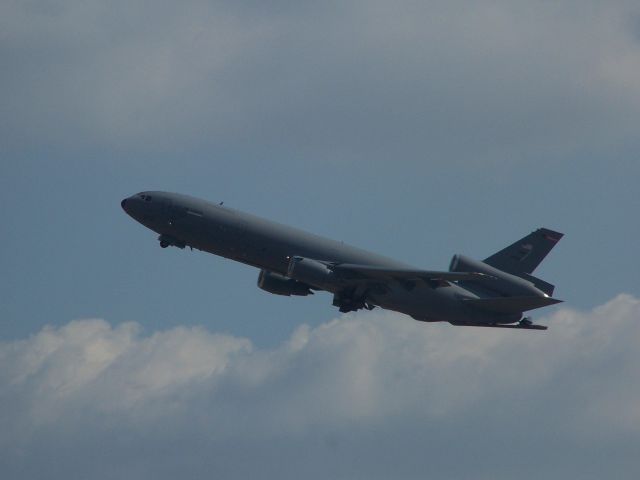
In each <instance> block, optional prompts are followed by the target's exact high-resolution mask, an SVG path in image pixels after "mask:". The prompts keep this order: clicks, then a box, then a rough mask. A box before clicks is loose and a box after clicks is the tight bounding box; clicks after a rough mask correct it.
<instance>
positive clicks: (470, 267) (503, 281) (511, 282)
mask: <svg viewBox="0 0 640 480" xmlns="http://www.w3.org/2000/svg"><path fill="white" fill-rule="evenodd" d="M449 271H450V272H480V273H484V274H486V275H490V276H491V277H494V278H490V279H487V280H483V281H482V282H478V284H479V285H481V286H483V287H485V288H488V289H489V290H493V291H494V292H497V293H500V294H504V295H509V296H514V297H518V296H531V295H535V296H540V297H542V296H544V295H545V293H544V292H542V291H541V290H539V289H538V288H536V286H535V285H534V284H533V283H531V282H529V281H527V280H524V279H523V278H520V277H517V276H515V275H511V274H510V273H507V272H503V271H502V270H498V269H497V268H495V267H492V266H491V265H487V264H486V263H484V262H481V261H479V260H474V259H472V258H469V257H465V256H464V255H454V256H453V258H452V259H451V264H450V265H449Z"/></svg>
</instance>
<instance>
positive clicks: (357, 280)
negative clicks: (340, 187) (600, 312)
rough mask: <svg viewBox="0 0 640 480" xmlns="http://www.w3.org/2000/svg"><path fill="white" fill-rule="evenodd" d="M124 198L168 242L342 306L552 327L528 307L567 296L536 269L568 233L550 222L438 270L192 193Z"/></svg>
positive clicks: (461, 321)
mask: <svg viewBox="0 0 640 480" xmlns="http://www.w3.org/2000/svg"><path fill="white" fill-rule="evenodd" d="M121 206H122V208H123V209H124V211H125V212H126V213H127V214H128V215H130V216H131V217H132V218H133V219H135V220H137V221H138V222H140V223H141V224H142V225H144V226H145V227H147V228H149V229H151V230H153V231H154V232H156V233H158V234H159V236H158V241H159V242H160V246H161V247H162V248H166V247H169V246H173V247H177V248H181V249H184V248H185V247H190V248H196V249H198V250H202V251H205V252H209V253H213V254H215V255H219V256H222V257H226V258H229V259H231V260H235V261H238V262H242V263H245V264H247V265H251V266H253V267H256V268H258V269H260V273H259V275H258V286H259V287H260V288H261V289H263V290H266V291H267V292H270V293H274V294H276V295H286V296H291V295H299V296H305V295H310V294H313V293H314V291H326V292H329V293H331V294H333V305H334V306H336V307H338V308H339V309H340V311H341V312H351V311H356V310H360V309H367V310H371V309H373V308H375V307H381V308H385V309H389V310H394V311H396V312H401V313H404V314H407V315H410V316H411V317H413V318H414V319H416V320H420V321H423V322H449V323H450V324H452V325H466V326H477V327H497V328H518V329H530V330H546V328H547V327H546V326H543V325H535V324H533V322H532V321H531V319H530V318H529V317H524V316H523V313H524V312H526V311H529V310H533V309H536V308H540V307H546V306H548V305H553V304H556V303H559V302H561V300H558V299H555V298H553V297H552V295H553V290H554V286H553V285H551V284H550V283H547V282H545V281H544V280H541V279H540V278H537V277H534V276H533V275H532V273H533V271H534V270H535V268H536V267H537V266H538V265H539V264H540V262H541V261H542V260H543V259H544V258H545V257H546V256H547V254H548V253H549V252H550V251H551V249H552V248H553V247H554V246H555V245H556V244H557V243H558V241H560V239H561V238H562V236H563V234H562V233H558V232H555V231H553V230H549V229H547V228H539V229H537V230H536V231H534V232H533V233H531V234H529V235H527V236H525V237H524V238H522V239H521V240H518V241H517V242H515V243H513V244H512V245H509V246H508V247H506V248H504V249H502V250H500V251H499V252H497V253H495V254H493V255H491V256H490V257H487V258H485V259H484V260H482V261H479V260H474V259H471V258H469V257H466V256H464V255H454V257H453V259H452V260H451V264H450V266H449V271H434V270H423V269H421V268H416V267H414V266H411V265H407V264H405V263H402V262H399V261H397V260H393V259H391V258H387V257H383V256H380V255H377V254H374V253H371V252H367V251H365V250H362V249H360V248H356V247H353V246H350V245H346V244H344V243H343V242H339V241H335V240H330V239H328V238H323V237H320V236H318V235H313V234H310V233H307V232H304V231H302V230H299V229H296V228H293V227H289V226H285V225H282V224H279V223H276V222H272V221H269V220H265V219H263V218H260V217H257V216H255V215H251V214H248V213H244V212H240V211H238V210H234V209H231V208H228V207H227V206H225V205H223V204H222V203H220V204H215V203H209V202H206V201H204V200H200V199H197V198H194V197H191V196H188V195H181V194H177V193H167V192H159V191H146V192H141V193H137V194H135V195H132V196H130V197H128V198H126V199H124V200H122V202H121Z"/></svg>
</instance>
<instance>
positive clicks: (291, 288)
mask: <svg viewBox="0 0 640 480" xmlns="http://www.w3.org/2000/svg"><path fill="white" fill-rule="evenodd" d="M258 287H260V288H261V289H262V290H264V291H266V292H269V293H274V294H276V295H285V296H287V297H289V296H291V295H297V296H301V297H304V296H306V295H313V292H312V291H311V290H310V288H309V285H306V284H304V283H302V282H298V281H297V280H294V279H292V278H287V277H285V276H284V275H280V274H278V273H274V272H269V271H268V270H260V275H259V276H258Z"/></svg>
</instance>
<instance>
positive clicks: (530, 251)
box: [483, 228, 564, 275]
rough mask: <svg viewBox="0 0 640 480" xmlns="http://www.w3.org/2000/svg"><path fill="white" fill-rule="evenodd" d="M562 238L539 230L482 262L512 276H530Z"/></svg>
mask: <svg viewBox="0 0 640 480" xmlns="http://www.w3.org/2000/svg"><path fill="white" fill-rule="evenodd" d="M563 236H564V234H562V233H560V232H554V231H553V230H549V229H548V228H539V229H538V230H536V231H535V232H533V233H530V234H529V235H527V236H526V237H524V238H522V239H520V240H518V241H517V242H515V243H512V244H511V245H509V246H508V247H507V248H504V249H502V250H500V251H499V252H497V253H494V254H493V255H491V256H490V257H488V258H485V259H484V260H483V262H484V263H486V264H488V265H491V266H492V267H495V268H497V269H498V270H502V271H503V272H507V273H511V274H513V275H520V274H522V273H526V274H530V273H533V271H534V270H535V269H536V267H537V266H538V265H540V262H542V260H544V257H546V256H547V254H548V253H549V252H550V251H551V249H552V248H553V247H555V246H556V244H557V243H558V242H559V241H560V239H561V238H562V237H563Z"/></svg>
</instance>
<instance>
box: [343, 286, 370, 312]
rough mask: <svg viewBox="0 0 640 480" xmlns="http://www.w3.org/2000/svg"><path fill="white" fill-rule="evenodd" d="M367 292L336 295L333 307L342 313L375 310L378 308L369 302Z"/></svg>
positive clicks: (354, 291)
mask: <svg viewBox="0 0 640 480" xmlns="http://www.w3.org/2000/svg"><path fill="white" fill-rule="evenodd" d="M366 293H367V292H366V291H365V292H362V293H361V292H358V291H357V290H356V289H352V290H348V291H344V292H340V293H336V294H335V295H334V296H333V306H334V307H338V309H339V310H340V312H342V313H347V312H356V311H358V310H361V309H365V310H373V309H374V308H376V306H375V305H373V304H372V303H369V302H367V300H366V298H367V295H366Z"/></svg>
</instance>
